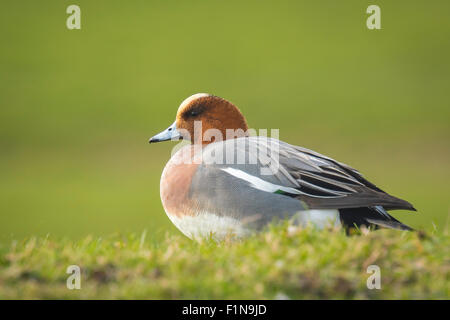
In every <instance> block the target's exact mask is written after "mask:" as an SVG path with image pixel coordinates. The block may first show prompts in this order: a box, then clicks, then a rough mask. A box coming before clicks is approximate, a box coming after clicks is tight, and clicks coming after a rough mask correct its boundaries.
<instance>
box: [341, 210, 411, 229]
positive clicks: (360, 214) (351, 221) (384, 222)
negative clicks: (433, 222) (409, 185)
mask: <svg viewBox="0 0 450 320" xmlns="http://www.w3.org/2000/svg"><path fill="white" fill-rule="evenodd" d="M339 217H340V219H341V222H342V224H343V226H344V227H345V228H346V229H350V228H355V227H358V228H360V227H362V226H365V227H368V228H374V229H379V228H388V229H398V230H408V231H413V230H414V229H413V228H411V227H409V226H407V225H405V224H403V223H401V222H400V221H398V220H397V219H395V218H394V217H393V216H391V215H389V214H388V213H387V212H386V210H385V209H384V208H383V207H382V206H375V207H366V208H348V209H340V210H339Z"/></svg>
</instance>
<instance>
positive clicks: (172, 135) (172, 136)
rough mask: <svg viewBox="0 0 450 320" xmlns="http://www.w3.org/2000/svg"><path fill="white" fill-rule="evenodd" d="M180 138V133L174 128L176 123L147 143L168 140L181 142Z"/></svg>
mask: <svg viewBox="0 0 450 320" xmlns="http://www.w3.org/2000/svg"><path fill="white" fill-rule="evenodd" d="M181 139H182V136H181V134H180V132H178V130H177V127H176V122H174V123H173V124H172V125H171V126H170V127H168V128H167V129H166V130H164V131H163V132H160V133H158V134H157V135H156V136H153V137H151V138H150V140H149V141H148V142H149V143H155V142H161V141H168V140H181Z"/></svg>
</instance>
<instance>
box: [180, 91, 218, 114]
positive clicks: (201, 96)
mask: <svg viewBox="0 0 450 320" xmlns="http://www.w3.org/2000/svg"><path fill="white" fill-rule="evenodd" d="M209 96H210V95H209V94H207V93H196V94H193V95H192V96H190V97H188V98H186V99H184V101H183V102H182V103H181V104H180V107H179V108H178V112H179V111H180V110H183V108H184V107H186V106H187V105H188V104H189V103H191V102H192V101H194V100H196V99H199V98H203V97H209Z"/></svg>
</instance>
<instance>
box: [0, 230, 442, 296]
mask: <svg viewBox="0 0 450 320" xmlns="http://www.w3.org/2000/svg"><path fill="white" fill-rule="evenodd" d="M449 248H450V237H449V235H448V234H447V233H446V232H441V231H434V232H431V233H429V234H425V233H423V232H399V231H393V230H381V231H376V232H363V233H361V234H359V235H353V236H350V237H348V236H346V235H345V234H344V233H343V232H342V231H339V230H325V231H317V230H313V229H304V230H299V229H294V228H293V227H288V226H287V225H282V226H272V227H270V228H269V229H268V230H266V231H264V232H262V233H259V234H257V235H254V236H252V237H250V238H248V239H246V240H243V241H230V240H225V241H222V242H215V241H213V240H204V241H201V242H195V241H191V240H189V239H187V238H185V237H183V236H166V238H165V239H164V240H163V241H158V242H155V241H149V240H148V239H147V238H146V233H142V234H134V233H131V234H124V235H115V236H110V237H106V238H97V237H91V236H89V237H86V238H84V239H81V240H79V241H71V240H68V239H59V238H53V237H46V238H30V239H27V240H23V241H19V242H17V241H15V242H13V243H12V245H11V246H10V247H3V248H2V249H1V252H2V253H1V255H0V298H2V299H11V298H26V299H61V298H69V299H80V298H86V299H94V298H100V299H117V298H120V299H276V298H278V299H279V298H290V299H448V298H450V261H449V260H448V259H449ZM73 264H76V265H78V266H80V267H81V270H82V271H81V289H80V290H68V289H67V288H66V279H67V277H68V275H67V274H66V273H65V271H66V268H67V267H68V266H69V265H73ZM369 265H378V266H379V267H380V270H381V289H380V290H377V289H373V290H369V289H368V288H367V286H366V281H367V278H368V277H369V275H370V274H368V273H367V272H366V270H367V267H368V266H369Z"/></svg>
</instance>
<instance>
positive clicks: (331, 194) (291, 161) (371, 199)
mask: <svg viewBox="0 0 450 320" xmlns="http://www.w3.org/2000/svg"><path fill="white" fill-rule="evenodd" d="M224 145H225V147H226V148H227V150H229V148H234V149H235V150H237V153H238V154H239V153H242V152H244V153H245V154H246V156H247V157H248V158H249V159H253V161H255V165H254V167H255V166H256V168H258V170H255V169H254V168H253V169H250V168H249V167H248V166H247V167H246V168H245V169H246V170H247V171H249V170H252V171H253V172H252V174H253V175H256V176H258V177H259V178H261V179H264V180H266V181H269V182H272V183H278V184H280V185H283V186H287V187H292V188H295V189H297V190H299V191H300V194H298V193H296V194H286V195H287V196H291V197H294V198H297V199H299V200H301V201H302V202H304V203H306V204H307V205H308V207H309V208H311V209H340V208H357V207H370V206H384V207H385V209H387V210H390V209H408V210H415V209H414V207H413V206H412V205H411V204H410V203H409V202H407V201H405V200H402V199H399V198H396V197H393V196H391V195H389V194H387V193H386V192H384V191H383V190H381V189H379V188H378V187H376V186H375V185H374V184H372V183H370V182H369V181H367V180H366V179H364V177H363V176H362V175H361V174H360V173H359V172H358V171H357V170H355V169H354V168H352V167H350V166H348V165H346V164H344V163H340V162H338V161H336V160H333V159H331V158H329V157H327V156H324V155H321V154H319V153H317V152H314V151H311V150H308V149H305V148H302V147H298V146H293V145H290V144H288V143H285V142H282V141H279V140H277V139H272V138H267V137H245V138H238V139H233V140H226V141H225V142H224ZM233 146H234V147H233ZM216 149H217V147H216ZM226 152H228V151H226ZM261 169H266V170H270V173H271V175H267V174H261V171H262V170H261Z"/></svg>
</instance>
